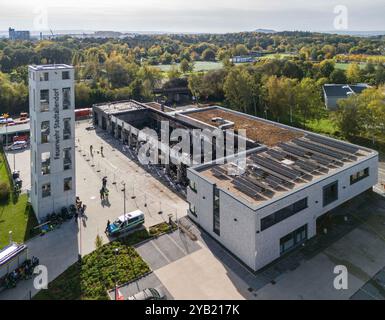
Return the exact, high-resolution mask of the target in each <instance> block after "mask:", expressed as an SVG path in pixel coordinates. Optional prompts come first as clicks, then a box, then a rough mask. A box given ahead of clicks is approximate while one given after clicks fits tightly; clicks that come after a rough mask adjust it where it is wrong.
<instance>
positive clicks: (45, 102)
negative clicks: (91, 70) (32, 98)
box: [34, 88, 71, 112]
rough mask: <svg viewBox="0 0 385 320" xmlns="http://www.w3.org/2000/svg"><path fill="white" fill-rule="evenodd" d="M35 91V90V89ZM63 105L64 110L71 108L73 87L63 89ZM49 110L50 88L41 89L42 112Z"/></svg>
mask: <svg viewBox="0 0 385 320" xmlns="http://www.w3.org/2000/svg"><path fill="white" fill-rule="evenodd" d="M34 93H35V91H34ZM62 106H63V110H68V109H70V108H71V88H63V89H62ZM48 111H50V110H49V90H48V89H44V90H40V112H48Z"/></svg>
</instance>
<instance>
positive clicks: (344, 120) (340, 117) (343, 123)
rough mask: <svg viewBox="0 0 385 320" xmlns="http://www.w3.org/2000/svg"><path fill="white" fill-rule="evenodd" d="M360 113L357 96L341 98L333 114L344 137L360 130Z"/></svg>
mask: <svg viewBox="0 0 385 320" xmlns="http://www.w3.org/2000/svg"><path fill="white" fill-rule="evenodd" d="M360 119H361V113H360V110H359V101H358V96H356V95H354V96H351V97H349V98H348V99H341V100H339V102H338V108H337V110H336V112H335V114H334V121H335V122H336V124H337V127H338V129H339V130H340V131H341V133H342V134H343V135H344V136H345V137H351V136H355V135H358V134H359V133H360V132H361V131H362V121H360Z"/></svg>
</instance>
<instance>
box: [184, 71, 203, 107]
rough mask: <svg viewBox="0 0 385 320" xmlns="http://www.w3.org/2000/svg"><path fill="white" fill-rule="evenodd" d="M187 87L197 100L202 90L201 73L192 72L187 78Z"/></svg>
mask: <svg viewBox="0 0 385 320" xmlns="http://www.w3.org/2000/svg"><path fill="white" fill-rule="evenodd" d="M188 88H189V89H190V91H191V93H192V95H193V96H194V97H195V99H196V101H197V102H199V100H200V98H201V96H202V92H203V74H202V73H193V74H191V75H190V76H189V78H188Z"/></svg>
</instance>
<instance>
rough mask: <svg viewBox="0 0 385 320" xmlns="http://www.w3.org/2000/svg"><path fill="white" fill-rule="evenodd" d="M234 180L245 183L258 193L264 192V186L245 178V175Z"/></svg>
mask: <svg viewBox="0 0 385 320" xmlns="http://www.w3.org/2000/svg"><path fill="white" fill-rule="evenodd" d="M234 181H236V182H239V183H241V184H243V185H245V186H246V187H248V188H250V189H252V190H254V191H255V192H257V193H258V192H263V188H261V187H259V186H257V185H255V183H253V182H251V181H249V180H247V179H245V178H244V177H237V178H235V179H234Z"/></svg>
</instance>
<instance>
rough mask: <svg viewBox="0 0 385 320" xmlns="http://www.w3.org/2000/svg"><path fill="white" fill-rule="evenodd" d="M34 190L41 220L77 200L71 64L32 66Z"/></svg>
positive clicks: (30, 95)
mask: <svg viewBox="0 0 385 320" xmlns="http://www.w3.org/2000/svg"><path fill="white" fill-rule="evenodd" d="M29 99H30V100H29V112H30V125H31V131H30V135H31V139H30V142H31V192H30V198H31V203H32V206H33V209H34V211H35V214H36V216H37V218H38V220H39V221H41V220H42V219H44V217H45V216H46V215H47V214H50V213H52V212H59V211H60V210H61V209H62V208H63V207H68V206H69V205H71V204H74V203H75V198H76V180H75V137H74V136H75V112H74V109H75V92H74V69H73V67H72V66H68V65H64V64H60V65H40V66H30V67H29Z"/></svg>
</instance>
